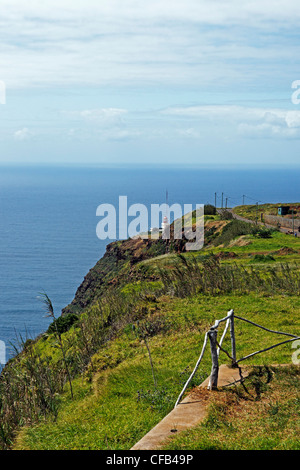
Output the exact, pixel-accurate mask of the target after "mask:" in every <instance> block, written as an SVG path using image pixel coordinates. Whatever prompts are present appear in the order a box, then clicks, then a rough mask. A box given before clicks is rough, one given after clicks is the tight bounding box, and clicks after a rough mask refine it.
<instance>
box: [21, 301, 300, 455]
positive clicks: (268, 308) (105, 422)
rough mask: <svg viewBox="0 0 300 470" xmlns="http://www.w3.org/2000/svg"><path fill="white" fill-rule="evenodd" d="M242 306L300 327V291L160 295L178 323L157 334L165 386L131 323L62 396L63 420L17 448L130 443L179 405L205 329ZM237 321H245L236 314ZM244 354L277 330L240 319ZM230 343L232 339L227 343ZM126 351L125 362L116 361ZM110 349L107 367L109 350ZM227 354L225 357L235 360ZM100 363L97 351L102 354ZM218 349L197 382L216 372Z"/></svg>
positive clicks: (282, 350)
mask: <svg viewBox="0 0 300 470" xmlns="http://www.w3.org/2000/svg"><path fill="white" fill-rule="evenodd" d="M232 307H233V308H234V307H237V308H236V313H237V314H239V315H241V316H245V317H246V318H248V319H251V320H253V321H255V322H258V323H261V324H264V325H266V324H267V325H268V327H270V328H275V329H281V330H282V329H285V330H286V331H288V332H295V333H297V332H298V333H300V323H299V315H298V312H299V307H300V300H299V298H298V297H288V298H285V297H284V296H275V297H272V298H269V297H264V296H263V295H262V296H257V295H255V294H253V295H248V296H247V295H245V296H221V297H216V298H211V297H209V298H207V297H206V296H195V297H193V298H187V299H169V298H167V297H165V298H162V299H160V302H159V304H158V308H159V311H160V314H161V316H163V317H164V318H165V321H167V322H169V324H170V325H172V328H170V329H169V331H168V332H165V333H164V334H158V335H157V336H155V337H153V338H151V339H150V340H149V346H150V349H151V353H152V357H153V362H154V368H155V372H156V375H157V379H158V387H157V389H155V387H154V385H153V380H152V375H151V369H150V365H149V360H148V355H147V350H146V348H145V346H144V345H143V344H142V342H139V341H138V340H137V339H136V338H134V337H133V336H131V334H130V333H129V330H128V329H125V331H123V333H122V334H120V336H119V337H118V338H117V339H115V340H114V341H112V342H111V343H110V344H109V345H108V346H107V348H106V349H103V350H102V351H101V357H102V359H101V360H100V361H99V363H98V366H99V370H98V371H97V372H96V373H93V374H89V373H87V374H86V375H85V377H80V378H78V379H76V380H75V381H74V382H73V388H74V396H75V400H73V401H72V400H71V398H70V394H69V393H68V387H67V386H66V391H65V394H64V395H63V397H62V398H61V402H60V406H59V412H58V416H57V420H56V421H53V419H51V418H48V419H45V420H44V422H43V423H41V424H38V425H35V426H31V427H28V428H24V429H23V430H22V431H21V432H20V433H19V435H18V438H17V440H16V443H15V446H14V448H15V449H116V450H117V449H129V448H130V447H131V446H132V445H133V444H134V443H135V442H137V441H138V440H139V439H140V438H141V437H142V436H143V435H144V434H145V433H147V432H148V431H149V430H150V429H151V428H152V427H153V426H154V425H155V424H157V423H158V422H159V421H160V420H161V419H162V418H163V417H164V416H165V415H166V414H167V413H168V412H169V411H170V410H171V409H172V407H173V406H174V403H175V401H176V399H177V396H178V394H179V392H180V391H181V389H182V386H183V384H184V383H185V381H186V380H187V378H188V375H189V373H190V372H191V370H192V368H193V367H194V365H195V363H196V360H197V358H198V355H199V352H200V349H201V347H202V341H203V337H204V332H205V331H206V329H207V328H208V327H209V326H210V325H211V324H213V323H214V320H215V319H216V318H220V317H221V316H223V315H224V313H226V311H227V310H228V309H229V308H232ZM236 323H237V322H236ZM236 334H237V354H238V356H239V357H240V356H242V355H246V354H248V353H249V352H252V351H253V350H255V349H257V348H259V347H263V346H265V344H266V342H267V341H268V342H270V344H273V343H274V337H273V335H271V334H264V333H263V332H261V330H258V329H256V328H254V327H252V326H251V325H249V324H246V323H244V322H243V323H242V322H239V323H237V324H236ZM275 341H276V340H275ZM224 347H225V348H226V349H228V348H229V344H228V341H227V342H226V341H225V343H224ZM122 352H123V355H121V357H119V361H120V362H118V363H114V362H113V361H111V358H112V357H118V356H120V354H121V353H122ZM291 352H292V350H291V348H290V346H289V345H287V346H282V347H279V348H276V349H273V350H271V351H269V352H268V353H266V354H265V356H263V357H260V356H255V357H254V358H253V359H252V361H251V363H254V364H261V363H262V362H265V363H289V362H290V361H291ZM105 355H107V356H108V361H107V367H106V368H104V369H103V358H104V357H105ZM227 360H228V359H227V357H226V356H225V355H223V357H222V358H221V362H222V361H223V363H226V362H227ZM94 365H95V366H96V365H97V355H95V358H94ZM209 370H210V357H209V353H207V354H206V355H205V358H204V362H203V365H202V366H201V369H200V370H199V372H198V375H197V377H196V378H195V381H194V382H193V384H192V386H193V385H196V384H197V383H200V382H202V381H203V380H204V379H205V377H206V376H207V375H208V374H209Z"/></svg>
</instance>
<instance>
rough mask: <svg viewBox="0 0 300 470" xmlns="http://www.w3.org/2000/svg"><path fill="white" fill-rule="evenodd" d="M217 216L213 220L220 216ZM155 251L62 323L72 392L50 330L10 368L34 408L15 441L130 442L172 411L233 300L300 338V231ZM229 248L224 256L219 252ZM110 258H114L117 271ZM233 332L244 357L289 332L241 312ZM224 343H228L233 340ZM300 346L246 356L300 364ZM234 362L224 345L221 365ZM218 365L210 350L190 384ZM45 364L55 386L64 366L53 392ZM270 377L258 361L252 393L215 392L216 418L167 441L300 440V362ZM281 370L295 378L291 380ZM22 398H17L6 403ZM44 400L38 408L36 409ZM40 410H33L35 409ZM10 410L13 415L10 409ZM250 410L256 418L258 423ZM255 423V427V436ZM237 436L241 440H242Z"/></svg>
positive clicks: (243, 444)
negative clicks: (141, 332) (298, 394)
mask: <svg viewBox="0 0 300 470" xmlns="http://www.w3.org/2000/svg"><path fill="white" fill-rule="evenodd" d="M208 217H209V216H207V219H208V220H207V222H208V223H210V222H212V219H210V218H208ZM212 217H214V219H215V220H217V218H218V216H212ZM217 222H218V221H217ZM216 239H217V238H216V237H215V238H214V239H213V241H214V242H215V241H216ZM126 243H127V242H125V245H124V247H123V248H124V250H125V248H126V246H127V245H126ZM135 243H136V245H137V248H136V249H137V250H140V249H141V247H140V246H139V244H138V242H135ZM122 246H123V245H121V244H120V246H118V247H117V248H118V249H122ZM134 246H135V245H134ZM282 248H285V249H284V250H283V249H282ZM113 249H116V248H113ZM134 249H135V248H134V247H132V250H134ZM143 249H144V248H143ZM150 249H152V250H153V253H154V254H153V256H152V257H147V256H146V257H145V258H144V260H143V261H139V262H137V263H135V264H133V265H130V266H129V265H128V266H129V267H128V266H127V264H126V263H127V261H128V260H127V258H126V260H125V261H126V263H125V262H124V263H125V264H126V269H125V267H124V266H125V264H122V270H121V272H122V276H123V277H122V276H121V277H122V282H120V283H119V284H118V283H117V284H116V287H114V288H110V289H109V290H108V289H107V292H106V293H105V294H104V293H103V292H104V290H105V288H104V287H103V286H102V288H101V289H102V290H101V295H100V294H99V293H97V295H96V297H95V299H96V301H94V302H89V303H88V306H87V307H86V309H85V311H84V313H83V314H81V316H80V317H79V319H78V321H76V322H75V323H74V324H72V325H71V327H70V328H69V327H68V328H69V329H67V330H65V329H64V328H65V325H62V328H63V330H62V342H63V345H64V349H65V351H66V360H67V361H68V364H69V366H70V369H71V370H72V374H73V377H74V378H73V381H72V389H73V394H74V399H73V400H72V398H71V393H70V387H69V385H68V383H67V381H66V380H65V377H64V375H63V374H62V375H59V370H60V369H61V363H62V357H61V353H60V350H59V348H57V344H56V342H55V338H54V335H53V334H51V331H49V332H48V333H47V334H45V335H43V336H42V337H41V338H40V339H39V340H38V341H37V342H32V343H30V344H28V348H27V352H26V354H24V355H21V357H20V362H19V363H16V364H15V367H13V368H12V371H13V372H14V373H15V376H14V375H12V376H11V377H9V376H8V382H7V385H6V384H5V383H4V389H5V390H6V389H7V390H10V389H11V390H13V388H9V380H11V379H12V378H13V379H14V380H16V384H19V385H20V390H21V392H23V388H22V387H23V384H24V380H21V379H22V377H23V375H22V374H23V373H24V368H25V372H26V373H24V377H25V378H27V377H28V379H26V380H27V382H26V386H24V390H25V392H24V393H23V394H22V393H21V395H20V397H19V400H20V402H19V403H18V407H16V410H18V408H20V406H21V405H22V406H24V410H25V411H26V413H27V415H26V419H25V418H24V416H23V415H22V416H20V420H19V421H18V420H17V421H16V422H17V423H18V427H19V428H20V424H21V429H19V431H18V433H17V435H16V438H15V440H14V442H13V444H12V447H13V448H14V449H18V450H19V449H28V450H38V449H66V450H74V449H108V450H112V449H113V450H117V449H130V448H131V447H132V446H133V445H134V444H135V443H136V442H137V441H138V440H139V439H140V438H141V437H143V436H144V435H145V434H146V433H147V432H148V431H149V430H150V429H151V428H152V427H153V426H155V425H156V424H157V423H158V422H159V421H160V420H161V419H162V418H163V417H164V416H165V415H166V414H167V413H168V412H169V411H171V409H172V408H173V406H174V404H175V402H176V399H177V397H178V395H179V393H180V391H181V390H182V387H183V385H184V383H185V382H186V380H187V378H188V377H189V375H190V373H191V371H192V369H193V367H194V365H195V363H196V361H197V359H198V357H199V354H200V351H201V348H202V344H203V339H204V334H205V332H206V331H207V329H208V328H209V327H210V326H211V325H212V324H214V322H215V320H216V319H219V318H221V317H223V316H225V315H226V313H227V312H228V310H230V309H232V308H233V309H234V310H235V313H236V314H237V315H238V316H242V317H245V318H247V319H249V320H251V321H253V322H255V323H258V324H261V325H263V326H266V327H268V328H270V329H274V330H280V331H285V332H288V333H293V334H297V335H300V318H299V311H300V298H299V295H298V294H299V278H298V277H297V276H298V274H299V261H300V240H299V239H297V238H293V237H290V236H287V235H285V234H282V233H280V232H273V233H272V236H271V238H266V239H262V238H259V237H257V236H255V235H254V234H246V235H242V236H237V237H232V238H231V237H229V239H228V240H227V242H226V243H225V244H222V245H218V244H217V243H216V246H212V245H209V246H206V247H205V248H204V250H202V251H200V252H193V253H184V254H182V255H181V256H178V255H177V254H175V253H172V254H161V253H160V250H158V249H157V247H155V246H151V247H150ZM135 253H136V251H135ZM224 253H225V255H224ZM226 253H227V254H226ZM228 253H229V256H227V255H228ZM220 254H223V255H224V257H220V259H219V260H216V257H217V256H218V255H220ZM232 254H234V256H232ZM285 261H286V262H288V263H289V265H290V266H289V268H288V269H287V268H286V267H285V268H283V263H284V262H285ZM111 263H112V261H111V260H109V259H108V260H107V259H106V264H107V266H106V265H105V269H106V270H107V273H108V274H107V276H109V273H110V264H111ZM193 263H194V264H193ZM100 264H101V263H100ZM127 268H128V269H127ZM97 269H98V271H99V272H98V271H97V273H96V274H95V276H96V277H95V280H94V279H93V282H94V288H95V289H96V286H97V282H98V281H97V279H98V277H101V270H100V268H99V266H98V268H97ZM244 270H245V271H244ZM105 272H106V271H105ZM244 272H245V274H243V273H244ZM203 273H204V276H203ZM115 275H117V272H114V276H115ZM93 276H94V274H93ZM109 279H110V278H109ZM267 279H268V282H267ZM228 282H229V284H230V285H229V287H228V288H227V286H228ZM98 294H99V295H98ZM137 322H140V323H139V326H140V327H145V326H146V331H147V346H148V347H149V350H150V351H151V358H152V361H153V367H154V373H155V377H156V380H157V386H155V384H154V381H153V374H152V372H153V371H152V369H151V365H150V363H149V357H150V356H149V351H148V350H147V348H146V344H145V341H144V340H143V337H141V336H137V335H136V334H134V331H133V328H132V326H133V325H134V324H135V325H137ZM71 323H72V322H71ZM223 328H224V325H222V326H221V327H220V328H219V335H221V334H222V331H223ZM235 332H236V343H237V348H236V349H237V357H238V358H241V357H243V356H245V355H247V354H249V353H251V352H254V351H256V350H258V349H262V348H265V347H267V346H269V345H272V344H274V343H276V342H279V341H280V340H281V339H282V338H281V337H276V336H274V335H272V334H271V333H267V332H264V331H262V330H260V329H257V328H255V327H254V326H252V325H250V324H249V323H245V322H242V321H240V320H238V319H237V320H236V325H235ZM223 347H224V348H225V349H226V350H227V351H230V340H229V338H226V339H225V341H224V343H223ZM293 352H294V350H293V349H292V347H291V343H288V344H285V345H283V346H280V347H278V348H275V349H272V350H270V351H268V352H266V353H265V354H263V355H257V356H254V357H252V358H251V359H249V360H247V361H245V362H243V364H251V365H256V366H259V365H262V364H263V365H265V366H268V365H270V364H291V358H292V354H293ZM30 354H31V355H30ZM31 356H32V358H33V359H32V361H30V358H31ZM228 360H229V359H228V357H227V356H226V355H225V354H224V353H223V352H221V355H220V362H221V363H227V362H228ZM12 365H13V366H14V364H12ZM16 365H17V367H16ZM49 366H51V367H50V369H49ZM26 367H27V368H28V369H27V370H26ZM210 367H211V359H210V354H209V351H206V353H205V355H204V359H203V363H201V367H200V369H199V371H198V373H197V374H196V376H195V377H194V379H193V381H192V383H191V384H190V387H189V390H190V389H191V387H193V386H196V385H197V384H199V383H201V382H202V381H203V380H204V379H205V378H206V377H207V375H209V373H210ZM36 370H40V371H42V373H43V377H44V379H43V380H44V382H45V381H49V383H50V382H51V381H52V382H53V381H55V377H56V375H55V374H56V373H57V374H58V377H59V379H60V380H61V382H62V386H61V389H60V388H58V389H55V387H52V388H51V394H50V392H49V390H47V387H46V390H45V394H44V395H43V393H44V391H43V388H42V386H41V390H42V391H43V393H42V394H41V396H40V395H39V392H40V391H41V390H40V389H39V388H38V387H37V384H39V375H37V374H36ZM48 370H51V374H52V375H51V374H48ZM266 370H267V369H266ZM56 371H57V372H56ZM255 374H256V375H255ZM260 374H261V370H260V369H256V372H255V373H254V374H253V375H252V379H251V380H252V382H251V383H250V382H249V383H248V384H247V389H248V390H249V391H250V395H245V393H246V392H245V389H236V390H233V391H231V392H229V391H222V392H220V393H219V392H218V393H216V394H214V395H213V401H212V404H211V409H210V414H209V418H208V421H207V423H206V425H205V424H204V425H203V426H202V427H200V428H199V429H198V428H197V429H195V430H194V431H190V434H189V433H187V434H183V435H180V436H178V437H176V439H175V440H174V441H173V440H172V442H170V443H169V444H168V446H170V447H168V448H178V449H181V448H190V449H193V448H208V449H209V448H227V447H226V446H229V447H228V448H281V447H284V448H288V447H290V448H295V446H296V445H297V444H296V442H295V433H293V429H292V427H293V426H294V425H296V422H297V421H296V420H297V415H298V413H299V407H298V404H299V403H298V404H297V403H296V402H295V383H296V382H297V380H299V376H298V375H297V374H296V372H295V371H294V369H290V371H289V372H287V373H286V375H285V376H284V375H282V374H284V372H283V369H279V371H277V370H276V371H275V370H273V372H272V374H273V375H272V377H273V379H272V382H270V383H264V380H265V377H266V373H265V372H264V374H262V375H260ZM283 377H285V379H286V383H287V384H289V386H288V385H287V386H285V385H284V380H283ZM64 382H65V385H64V387H63V383H64ZM41 383H42V382H41ZM298 383H299V382H298ZM257 390H261V391H262V390H263V393H260V400H257V399H254V398H253V397H255V393H256V392H257ZM234 393H235V394H234ZM8 395H9V394H8ZM24 395H25V398H24V399H23V396H24ZM16 397H17V395H16ZM251 397H252V398H253V399H252V398H251ZM45 398H46V399H47V400H48V399H49V401H50V403H52V401H51V400H53V406H54V407H55V413H52V412H51V410H50V412H49V409H48V411H47V410H45V412H44V409H43V404H44V401H45V400H44V399H45ZM38 400H39V401H38ZM15 401H16V399H14V397H11V400H10V401H9V397H8V402H7V403H14V402H15ZM17 401H18V400H17ZM37 403H39V406H40V409H41V412H40V413H39V412H36V410H37ZM295 403H296V405H297V406H296V407H294V405H295ZM264 406H265V408H264ZM32 409H34V411H35V413H34V416H32V418H31V413H32V411H31V410H32ZM235 410H237V411H235ZM266 410H267V411H266ZM268 410H269V411H268ZM7 414H8V415H9V418H10V417H11V413H10V409H9V407H8V413H7ZM259 414H261V419H260V415H259ZM36 415H37V416H36ZM223 415H224V419H223ZM279 417H280V418H279ZM287 417H289V419H290V423H291V425H290V424H289V422H287V421H286V419H287ZM267 418H268V419H269V421H268V420H267ZM18 419H19V417H18ZM251 419H253V422H254V423H255V425H254V427H253V426H252V428H251ZM276 419H277V424H278V423H279V422H280V423H285V424H286V431H284V432H283V431H282V428H283V424H282V427H281V428H280V426H281V424H280V426H279V424H278V429H277V428H276V425H275V424H276V423H275V420H276ZM270 420H273V421H272V422H271V421H270ZM264 422H266V423H269V422H270V429H271V428H272V426H273V428H274V432H273V434H272V433H271V431H270V429H269V428H267V429H268V432H267V431H266V432H265V433H264V430H263V423H264ZM272 423H273V424H272ZM208 424H209V426H208ZM248 427H249V428H251V432H252V434H251V433H250V438H249V440H248V439H247V438H246V432H247V428H248ZM255 429H257V434H256V435H255ZM0 431H1V426H0ZM194 433H195V434H194ZM239 433H240V435H241V436H243V439H242V438H241V439H239V438H238V435H239ZM280 433H281V434H282V439H281V440H280ZM198 436H199V437H198ZM0 437H1V436H0ZM177 439H179V440H177ZM181 439H182V440H181ZM174 446H175V447H174ZM176 446H178V447H176ZM272 446H273V447H272Z"/></svg>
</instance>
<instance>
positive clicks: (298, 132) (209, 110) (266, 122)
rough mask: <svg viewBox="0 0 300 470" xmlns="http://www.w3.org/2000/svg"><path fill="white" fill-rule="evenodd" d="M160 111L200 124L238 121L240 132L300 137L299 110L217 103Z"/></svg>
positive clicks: (259, 135)
mask: <svg viewBox="0 0 300 470" xmlns="http://www.w3.org/2000/svg"><path fill="white" fill-rule="evenodd" d="M161 114H163V115H166V116H173V117H177V118H178V119H179V120H188V121H189V122H191V121H193V122H195V123H196V122H198V124H199V122H202V123H204V124H207V123H221V124H222V125H223V126H224V125H225V126H228V125H231V126H232V125H235V126H236V129H237V131H238V133H239V134H240V135H241V136H246V137H261V138H271V137H275V138H291V139H295V138H300V110H299V111H298V110H288V109H280V108H255V107H247V106H228V105H224V106H222V105H216V106H187V107H173V108H167V109H165V110H163V111H161ZM187 134H188V132H187V131H186V135H187Z"/></svg>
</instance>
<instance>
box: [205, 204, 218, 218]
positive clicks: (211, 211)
mask: <svg viewBox="0 0 300 470" xmlns="http://www.w3.org/2000/svg"><path fill="white" fill-rule="evenodd" d="M216 213H217V209H216V208H215V206H213V205H212V204H205V206H204V215H216Z"/></svg>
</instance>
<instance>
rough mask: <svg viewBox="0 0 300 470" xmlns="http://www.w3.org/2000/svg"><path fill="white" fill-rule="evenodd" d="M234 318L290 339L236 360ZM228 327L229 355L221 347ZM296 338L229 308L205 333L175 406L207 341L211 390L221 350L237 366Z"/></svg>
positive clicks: (215, 383)
mask: <svg viewBox="0 0 300 470" xmlns="http://www.w3.org/2000/svg"><path fill="white" fill-rule="evenodd" d="M235 319H237V320H241V321H244V322H246V323H250V324H251V325H253V326H255V327H257V328H261V329H262V330H265V331H268V332H269V333H275V334H277V335H284V336H289V337H290V339H287V340H285V341H281V342H280V343H277V344H273V345H272V346H268V347H267V348H264V349H260V350H258V351H255V352H253V353H251V354H248V355H247V356H244V357H242V358H240V359H238V360H237V358H236V342H235ZM223 322H226V324H225V328H224V331H223V334H222V336H221V338H220V342H218V340H217V337H218V327H219V325H220V323H223ZM229 328H230V340H231V355H230V354H229V353H228V352H227V351H225V350H224V349H223V348H222V344H223V341H224V338H225V336H226V333H227V331H228V329H229ZM296 339H300V336H297V335H293V334H291V333H285V332H283V331H276V330H271V329H269V328H266V327H265V326H262V325H259V324H257V323H254V322H252V321H250V320H247V319H246V318H243V317H240V316H238V315H235V314H234V310H233V309H232V310H229V312H228V313H227V315H226V317H224V318H221V319H220V320H216V321H215V323H214V325H213V326H211V327H210V329H209V330H208V331H207V332H206V333H205V336H204V341H203V346H202V350H201V354H200V356H199V359H198V361H197V362H196V365H195V367H194V370H193V372H192V373H191V375H190V377H189V378H188V380H187V382H186V383H185V385H184V387H183V389H182V391H181V392H180V394H179V397H178V398H177V401H176V403H175V408H176V406H177V405H178V404H179V402H180V401H181V399H182V397H183V395H184V393H185V391H186V389H187V387H188V385H189V383H190V382H191V380H192V378H193V377H194V375H195V374H196V372H197V370H198V368H199V365H200V363H201V361H202V359H203V356H204V352H205V349H206V346H207V343H208V341H209V342H210V353H211V359H212V367H211V374H210V378H209V383H208V387H207V388H208V389H209V390H213V389H216V388H217V386H218V375H219V355H220V352H221V351H222V352H224V353H225V354H226V355H227V356H228V357H229V358H230V360H231V365H232V367H238V364H239V363H240V362H242V361H244V360H246V359H249V357H253V356H255V355H256V354H260V353H262V352H265V351H269V350H270V349H273V348H276V347H277V346H280V345H282V344H285V343H289V342H291V341H295V340H296Z"/></svg>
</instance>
